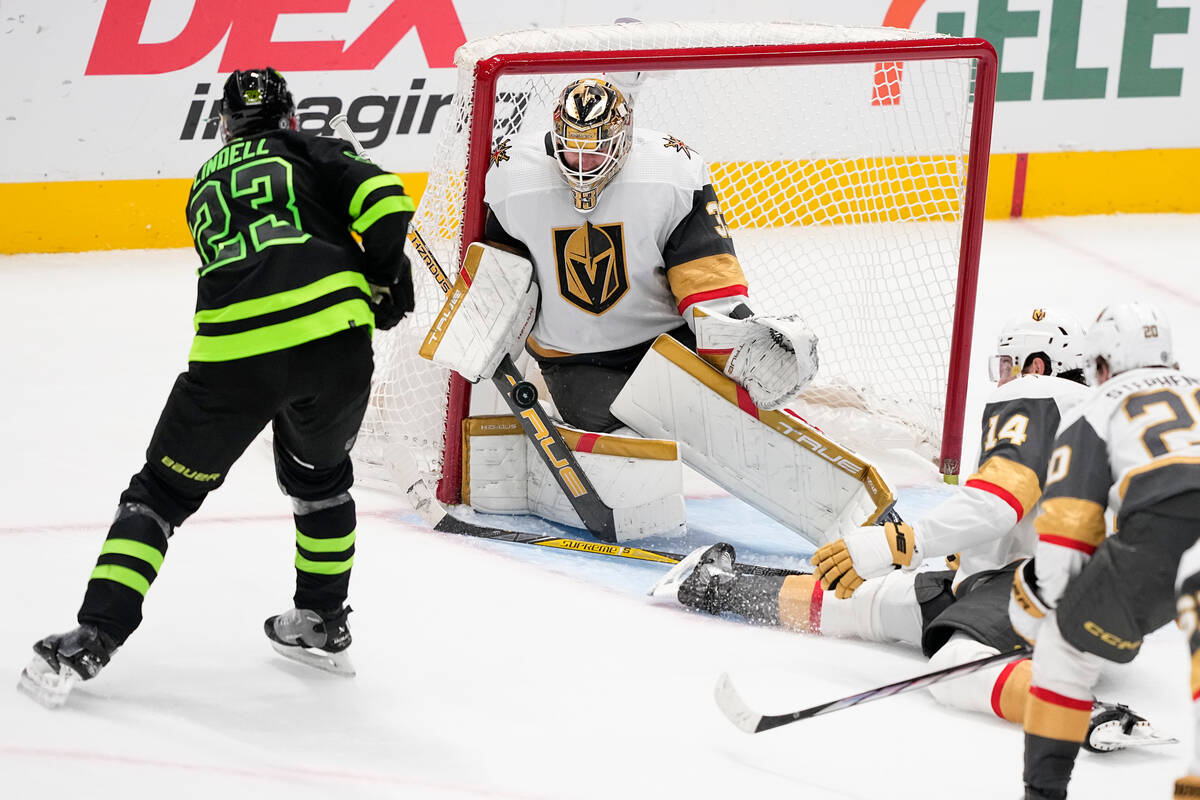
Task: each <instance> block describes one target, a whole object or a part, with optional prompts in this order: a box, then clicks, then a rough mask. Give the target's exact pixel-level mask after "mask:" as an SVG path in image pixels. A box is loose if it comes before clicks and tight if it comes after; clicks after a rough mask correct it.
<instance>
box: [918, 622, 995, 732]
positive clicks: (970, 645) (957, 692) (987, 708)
mask: <svg viewBox="0 0 1200 800" xmlns="http://www.w3.org/2000/svg"><path fill="white" fill-rule="evenodd" d="M999 652H1000V651H999V650H997V649H996V648H994V647H988V646H987V645H986V644H984V643H983V642H977V641H975V640H974V639H972V638H971V637H970V636H967V635H966V634H965V633H955V634H954V635H953V636H951V637H950V641H948V642H946V644H944V645H942V647H941V649H940V650H938V651H937V652H936V653H934V654H933V655H932V656H930V658H929V667H930V669H931V670H938V669H946V668H947V667H953V666H955V665H956V664H966V663H967V662H968V661H977V660H978V659H981V658H986V657H988V656H994V655H996V654H997V653H999ZM1009 666H1010V664H997V665H996V666H992V667H986V668H984V669H981V670H978V671H977V672H972V673H970V674H968V675H963V676H962V677H961V678H955V679H954V680H952V681H941V682H939V683H935V684H933V685H932V686H930V687H929V693H930V694H932V695H933V699H934V700H937V701H938V702H939V703H941V704H942V705H944V706H950V707H951V708H959V709H962V710H963V711H976V712H978V713H981V714H993V715H994V714H995V713H996V712H995V710H994V709H993V708H992V690H993V689H994V688H995V686H996V681H997V680H998V679H999V678H1000V673H1002V672H1003V671H1004V670H1005V669H1007V668H1008V667H1009Z"/></svg>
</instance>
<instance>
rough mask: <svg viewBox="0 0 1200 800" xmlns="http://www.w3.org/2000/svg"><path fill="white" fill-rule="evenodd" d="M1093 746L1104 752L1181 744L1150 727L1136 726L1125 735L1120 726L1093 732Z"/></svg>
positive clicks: (1098, 729) (1115, 725) (1102, 728)
mask: <svg viewBox="0 0 1200 800" xmlns="http://www.w3.org/2000/svg"><path fill="white" fill-rule="evenodd" d="M1090 741H1091V743H1092V746H1093V747H1095V748H1096V749H1097V750H1101V751H1103V752H1106V753H1107V752H1111V751H1113V750H1129V749H1131V748H1134V747H1157V746H1158V745H1164V744H1179V740H1178V739H1176V738H1174V737H1173V736H1164V735H1163V734H1161V733H1159V732H1158V731H1156V730H1155V729H1154V728H1152V727H1150V726H1149V725H1145V724H1143V725H1135V726H1134V728H1133V731H1132V732H1131V733H1129V734H1126V733H1123V732H1122V731H1121V728H1120V726H1119V725H1117V724H1114V725H1113V727H1112V728H1111V729H1107V728H1105V727H1103V726H1102V727H1100V728H1097V729H1096V730H1095V731H1093V732H1092V736H1091V740H1090Z"/></svg>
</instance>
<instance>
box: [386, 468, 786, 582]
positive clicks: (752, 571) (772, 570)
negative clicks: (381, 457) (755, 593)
mask: <svg viewBox="0 0 1200 800" xmlns="http://www.w3.org/2000/svg"><path fill="white" fill-rule="evenodd" d="M396 456H397V457H396V458H394V459H393V461H392V469H393V471H394V472H397V473H400V475H401V477H402V478H403V480H404V481H406V482H407V483H408V486H407V487H406V488H405V490H404V494H405V496H407V497H408V500H409V502H410V503H412V506H413V509H415V510H416V512H417V513H418V514H419V515H420V516H421V518H422V519H424V520H425V522H426V523H427V524H428V525H429V526H430V527H431V528H433V529H434V530H435V531H441V532H442V533H456V534H460V535H463V536H474V537H476V538H479V539H493V540H496V541H504V542H512V543H514V544H532V545H537V546H539V547H553V548H556V549H559V550H571V551H574V552H576V553H592V554H595V555H602V556H613V557H616V558H630V559H634V560H637V561H652V562H656V563H659V564H678V563H679V562H680V561H682V560H683V559H684V558H686V556H684V555H681V554H679V553H668V552H664V551H662V550H646V549H643V548H640V547H626V546H624V545H618V544H607V543H605V542H585V541H581V540H579V539H572V538H570V537H566V536H545V535H543V534H540V533H529V532H527V531H513V530H506V529H504V528H492V527H489V526H486V525H476V524H475V523H473V522H467V521H465V520H461V519H459V518H458V517H455V516H453V515H452V514H450V513H449V512H448V511H446V508H445V507H444V506H443V505H442V504H441V503H439V502H438V500H437V498H436V497H434V496H433V493H432V492H430V491H429V487H428V486H426V485H425V482H424V481H423V480H422V479H421V477H420V475H419V473H418V471H417V465H416V461H415V460H414V459H413V457H412V454H411V453H409V452H408V451H407V450H406V449H404V448H401V449H400V450H398V451H397V452H396ZM400 458H403V459H404V461H403V462H400V461H399V459H400ZM733 568H734V570H735V571H736V572H738V573H739V574H741V575H775V576H787V575H808V574H810V573H807V572H801V571H798V570H790V569H784V568H783V567H764V566H759V565H757V564H738V563H734V565H733Z"/></svg>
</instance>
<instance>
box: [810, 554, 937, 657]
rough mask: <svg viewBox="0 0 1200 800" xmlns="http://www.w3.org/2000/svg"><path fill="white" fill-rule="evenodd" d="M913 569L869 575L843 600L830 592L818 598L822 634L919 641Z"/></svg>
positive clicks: (918, 621)
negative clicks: (881, 575) (869, 576)
mask: <svg viewBox="0 0 1200 800" xmlns="http://www.w3.org/2000/svg"><path fill="white" fill-rule="evenodd" d="M916 579H917V573H916V572H902V571H897V572H889V573H888V574H887V575H884V576H883V577H881V578H872V579H870V580H868V581H865V582H864V583H863V585H862V586H860V587H858V589H857V590H856V591H855V592H854V594H852V595H851V596H850V597H847V598H846V599H844V600H839V599H838V598H837V597H836V596H834V593H833V592H825V594H824V596H823V597H822V598H821V634H822V635H823V636H840V637H845V638H852V639H863V640H865V641H868V642H900V643H902V644H910V645H914V646H917V647H919V646H920V645H921V627H922V625H921V605H920V603H918V602H917V593H916V588H915V587H916Z"/></svg>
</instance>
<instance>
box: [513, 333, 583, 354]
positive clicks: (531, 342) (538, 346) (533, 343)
mask: <svg viewBox="0 0 1200 800" xmlns="http://www.w3.org/2000/svg"><path fill="white" fill-rule="evenodd" d="M525 344H526V346H528V347H529V349H530V350H532V351H533V353H534V355H537V356H540V357H542V358H567V357H568V356H573V355H575V353H568V352H567V351H566V350H555V349H554V348H553V347H546V346H545V345H543V344H542V343H541V342H539V341H538V340H537V339H535V338H533V337H532V336H530V337H529V338H528V339H526V340H525Z"/></svg>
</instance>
